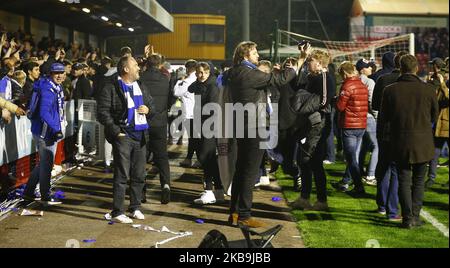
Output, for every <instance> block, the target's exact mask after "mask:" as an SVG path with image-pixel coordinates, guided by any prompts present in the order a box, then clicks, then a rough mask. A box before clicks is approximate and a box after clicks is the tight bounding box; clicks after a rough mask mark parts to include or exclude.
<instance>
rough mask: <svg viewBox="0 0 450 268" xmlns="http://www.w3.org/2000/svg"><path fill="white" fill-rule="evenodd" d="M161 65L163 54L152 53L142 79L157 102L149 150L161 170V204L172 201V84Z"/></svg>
mask: <svg viewBox="0 0 450 268" xmlns="http://www.w3.org/2000/svg"><path fill="white" fill-rule="evenodd" d="M161 65H162V57H161V55H159V54H153V55H150V56H149V57H148V58H147V70H146V71H145V72H144V73H143V74H142V76H141V81H142V83H143V84H144V85H145V88H147V89H148V93H149V94H150V95H151V96H152V98H153V100H154V103H155V109H154V110H153V111H152V119H151V120H150V121H149V125H150V129H149V135H150V140H149V142H148V143H147V150H148V151H149V152H153V161H154V162H155V165H156V167H157V168H158V170H159V181H160V183H161V189H162V194H161V204H168V203H169V202H170V169H169V157H168V154H167V110H168V108H169V107H168V100H169V95H170V94H169V93H170V86H169V79H168V78H167V76H166V75H164V74H163V73H162V72H161V71H160V68H161ZM144 94H145V93H144ZM145 192H146V187H144V200H145Z"/></svg>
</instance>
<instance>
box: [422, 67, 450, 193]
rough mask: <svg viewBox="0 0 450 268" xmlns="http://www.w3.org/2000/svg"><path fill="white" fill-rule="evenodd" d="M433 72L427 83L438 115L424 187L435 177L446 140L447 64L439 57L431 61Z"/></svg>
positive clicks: (447, 116)
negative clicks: (429, 85)
mask: <svg viewBox="0 0 450 268" xmlns="http://www.w3.org/2000/svg"><path fill="white" fill-rule="evenodd" d="M430 64H431V67H432V68H433V69H432V70H433V72H432V73H430V75H429V77H428V83H430V84H431V85H433V86H434V88H435V90H436V96H437V98H438V104H439V117H438V120H437V121H436V124H434V125H433V133H434V148H435V149H434V158H433V160H431V161H430V165H429V170H428V180H427V182H426V184H425V186H426V188H430V187H431V186H433V184H434V181H435V179H436V173H437V165H438V161H439V156H440V155H441V149H442V147H443V146H444V144H445V142H446V141H447V142H448V137H449V135H448V118H449V110H448V107H449V103H448V101H449V91H448V87H447V85H446V81H445V78H444V77H445V76H446V74H448V66H446V64H445V62H444V61H443V60H442V59H440V58H435V59H433V60H432V61H431V62H430Z"/></svg>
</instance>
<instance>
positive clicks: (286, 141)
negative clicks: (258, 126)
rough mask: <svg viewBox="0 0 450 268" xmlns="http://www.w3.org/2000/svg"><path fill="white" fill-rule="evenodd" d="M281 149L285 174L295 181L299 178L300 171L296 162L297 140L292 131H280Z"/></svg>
mask: <svg viewBox="0 0 450 268" xmlns="http://www.w3.org/2000/svg"><path fill="white" fill-rule="evenodd" d="M279 149H280V152H281V154H282V155H283V162H282V163H281V166H282V168H283V172H284V173H285V174H288V175H290V176H292V177H293V178H294V179H295V178H297V177H298V176H299V169H298V166H297V165H296V163H295V162H294V160H295V154H296V150H298V146H297V139H296V136H295V135H294V133H293V132H292V131H290V130H280V136H279Z"/></svg>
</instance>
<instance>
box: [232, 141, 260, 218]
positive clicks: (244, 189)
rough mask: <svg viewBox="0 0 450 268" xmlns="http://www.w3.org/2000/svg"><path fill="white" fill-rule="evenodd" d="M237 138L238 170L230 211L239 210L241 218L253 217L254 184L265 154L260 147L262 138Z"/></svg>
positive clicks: (234, 181) (234, 178) (234, 180)
mask: <svg viewBox="0 0 450 268" xmlns="http://www.w3.org/2000/svg"><path fill="white" fill-rule="evenodd" d="M236 140H237V148H238V149H237V150H238V151H237V160H236V172H235V174H234V177H233V186H232V187H231V207H230V213H234V212H236V211H238V212H239V219H243V220H245V219H248V218H250V217H251V209H252V202H253V186H254V185H255V178H256V177H257V176H258V174H259V167H260V164H261V161H262V157H263V155H264V149H260V144H259V143H260V141H261V139H260V138H241V139H236Z"/></svg>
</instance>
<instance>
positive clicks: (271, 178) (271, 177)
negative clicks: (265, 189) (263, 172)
mask: <svg viewBox="0 0 450 268" xmlns="http://www.w3.org/2000/svg"><path fill="white" fill-rule="evenodd" d="M268 174H269V180H270V181H276V180H277V178H276V177H275V174H272V173H268Z"/></svg>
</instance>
